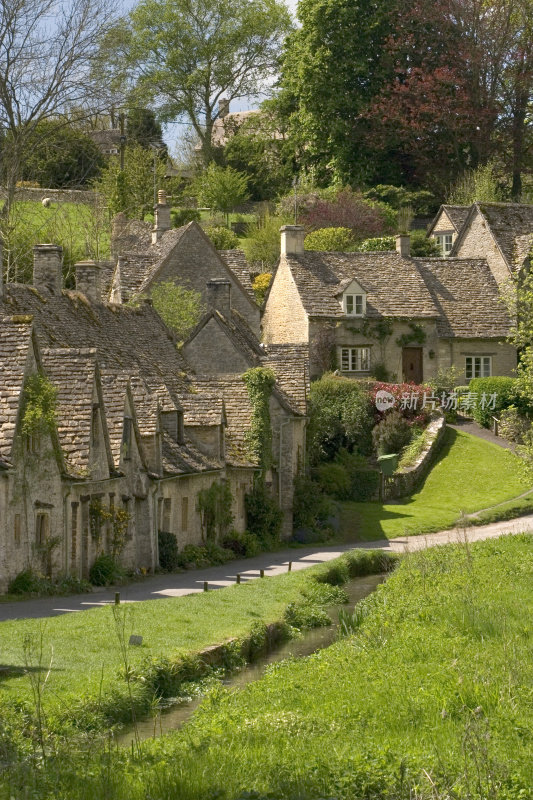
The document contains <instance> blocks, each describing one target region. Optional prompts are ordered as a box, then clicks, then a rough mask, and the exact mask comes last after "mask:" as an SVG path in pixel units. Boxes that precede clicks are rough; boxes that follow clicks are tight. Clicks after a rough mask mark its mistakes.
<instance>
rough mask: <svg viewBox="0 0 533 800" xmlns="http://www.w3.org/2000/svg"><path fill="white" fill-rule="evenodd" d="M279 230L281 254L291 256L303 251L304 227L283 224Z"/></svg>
mask: <svg viewBox="0 0 533 800" xmlns="http://www.w3.org/2000/svg"><path fill="white" fill-rule="evenodd" d="M280 232H281V255H282V256H293V255H298V254H299V253H303V252H304V239H305V228H304V227H303V226H302V225H283V226H282V227H281V228H280Z"/></svg>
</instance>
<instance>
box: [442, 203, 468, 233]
mask: <svg viewBox="0 0 533 800" xmlns="http://www.w3.org/2000/svg"><path fill="white" fill-rule="evenodd" d="M441 208H443V209H444V211H446V214H447V215H448V217H449V219H450V222H451V223H452V225H453V227H454V228H455V230H456V231H457V233H459V231H460V230H461V228H462V227H463V225H464V224H465V222H466V218H467V217H468V213H469V211H470V208H471V207H470V206H450V205H443V206H441ZM439 213H440V212H439Z"/></svg>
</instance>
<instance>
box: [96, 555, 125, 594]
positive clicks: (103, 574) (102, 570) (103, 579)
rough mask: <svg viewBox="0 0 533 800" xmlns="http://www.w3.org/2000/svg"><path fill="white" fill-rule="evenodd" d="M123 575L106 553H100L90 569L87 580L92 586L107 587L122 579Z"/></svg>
mask: <svg viewBox="0 0 533 800" xmlns="http://www.w3.org/2000/svg"><path fill="white" fill-rule="evenodd" d="M123 574H124V573H123V570H122V569H121V568H120V567H119V565H118V564H117V562H116V561H115V559H114V558H113V557H112V556H110V555H108V554H107V553H102V555H100V556H98V558H97V559H96V560H95V561H94V563H93V565H92V567H91V569H90V572H89V580H90V581H91V583H92V584H93V586H107V585H108V584H109V583H114V582H115V581H116V580H119V579H120V578H122V576H123Z"/></svg>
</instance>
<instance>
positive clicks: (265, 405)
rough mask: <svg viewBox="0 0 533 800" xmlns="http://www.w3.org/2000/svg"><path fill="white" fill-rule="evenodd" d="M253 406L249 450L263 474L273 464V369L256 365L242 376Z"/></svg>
mask: <svg viewBox="0 0 533 800" xmlns="http://www.w3.org/2000/svg"><path fill="white" fill-rule="evenodd" d="M242 379H243V381H244V383H245V384H246V388H247V389H248V396H249V398H250V404H251V406H252V419H251V421H250V430H249V431H248V432H247V434H246V443H247V446H248V451H249V454H250V456H251V458H253V459H254V460H256V461H258V463H259V465H260V466H261V469H262V471H263V474H264V473H265V472H266V471H267V470H269V469H270V467H271V466H272V425H271V422H270V395H271V393H272V388H273V386H274V383H275V380H276V377H275V375H274V373H273V372H272V370H271V369H268V368H266V367H254V368H253V369H249V370H248V371H247V372H245V373H244V375H243V376H242Z"/></svg>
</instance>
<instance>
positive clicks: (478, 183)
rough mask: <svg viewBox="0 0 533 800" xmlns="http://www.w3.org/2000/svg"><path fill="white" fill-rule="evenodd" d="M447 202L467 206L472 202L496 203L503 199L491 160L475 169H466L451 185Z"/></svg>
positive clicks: (494, 166)
mask: <svg viewBox="0 0 533 800" xmlns="http://www.w3.org/2000/svg"><path fill="white" fill-rule="evenodd" d="M446 199H447V201H448V203H454V204H456V205H462V206H469V205H471V204H472V203H497V202H500V201H501V200H503V199H504V193H503V190H502V187H501V183H500V181H499V179H498V176H497V174H496V165H495V164H494V162H493V161H489V162H488V163H487V164H483V165H482V166H480V167H477V169H469V170H466V171H465V172H464V173H463V174H462V175H461V177H460V178H459V179H458V180H457V181H456V183H454V185H453V186H452V187H451V189H450V192H449V194H448V197H447V198H446Z"/></svg>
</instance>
